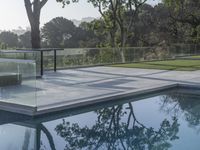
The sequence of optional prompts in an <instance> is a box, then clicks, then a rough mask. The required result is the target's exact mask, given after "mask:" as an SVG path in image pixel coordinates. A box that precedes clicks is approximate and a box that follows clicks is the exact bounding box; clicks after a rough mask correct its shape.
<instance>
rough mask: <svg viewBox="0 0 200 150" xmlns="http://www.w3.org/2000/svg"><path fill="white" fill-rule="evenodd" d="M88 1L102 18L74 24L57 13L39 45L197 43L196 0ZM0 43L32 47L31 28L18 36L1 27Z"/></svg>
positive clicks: (199, 31)
mask: <svg viewBox="0 0 200 150" xmlns="http://www.w3.org/2000/svg"><path fill="white" fill-rule="evenodd" d="M89 2H90V3H92V4H93V5H94V7H98V8H99V11H100V13H101V18H99V19H95V20H93V21H92V22H89V23H87V22H82V23H81V24H80V25H79V26H78V27H77V26H75V25H74V23H73V22H72V21H70V20H68V19H65V18H63V17H56V18H54V19H52V20H50V21H49V22H47V23H46V24H45V25H44V26H43V27H42V28H41V32H40V35H41V46H42V47H65V48H78V47H118V48H120V47H133V46H139V47H142V46H156V45H158V44H160V43H167V44H170V43H188V44H198V43H199V41H200V13H199V10H200V9H199V7H200V2H199V1H195V0H191V1H186V0H182V1H177V2H174V1H170V0H164V1H163V3H159V4H158V5H156V6H151V5H149V4H146V3H145V2H146V1H145V0H143V1H138V3H136V2H137V1H135V3H134V7H135V9H131V7H132V6H133V5H131V6H126V5H127V4H128V3H126V4H124V3H120V4H115V7H114V6H113V4H112V3H109V2H111V1H101V0H98V1H96V0H90V1H89ZM97 2H99V3H97ZM105 2H106V3H105ZM116 2H118V1H116ZM124 2H125V1H124ZM139 2H140V3H139ZM101 6H104V8H102V7H101ZM111 6H113V8H112V7H111ZM122 32H123V33H122ZM0 43H1V44H0V46H1V48H16V47H20V48H25V47H31V32H26V33H24V34H22V35H19V36H18V35H16V34H14V33H12V32H9V31H3V32H1V33H0Z"/></svg>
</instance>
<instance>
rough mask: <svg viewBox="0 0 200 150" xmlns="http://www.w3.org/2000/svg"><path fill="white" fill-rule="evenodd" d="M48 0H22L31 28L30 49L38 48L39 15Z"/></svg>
mask: <svg viewBox="0 0 200 150" xmlns="http://www.w3.org/2000/svg"><path fill="white" fill-rule="evenodd" d="M47 1H48V0H33V1H31V0H24V3H25V8H26V12H27V15H28V19H29V22H30V26H31V44H32V48H40V47H41V45H40V13H41V9H42V7H43V6H44V5H45V4H46V3H47Z"/></svg>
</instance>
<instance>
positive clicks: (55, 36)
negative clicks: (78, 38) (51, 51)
mask: <svg viewBox="0 0 200 150" xmlns="http://www.w3.org/2000/svg"><path fill="white" fill-rule="evenodd" d="M41 31H42V39H43V42H45V43H46V44H47V46H48V47H70V46H68V45H67V44H68V43H67V41H69V40H70V39H71V38H73V37H74V34H75V32H76V26H75V25H74V23H73V22H72V21H70V20H68V19H65V18H63V17H56V18H54V19H52V20H51V21H49V22H48V23H46V24H45V25H44V27H43V28H42V30H41ZM74 42H75V41H74Z"/></svg>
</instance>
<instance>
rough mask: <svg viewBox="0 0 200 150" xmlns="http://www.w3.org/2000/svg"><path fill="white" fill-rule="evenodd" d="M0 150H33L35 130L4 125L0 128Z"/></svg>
mask: <svg viewBox="0 0 200 150" xmlns="http://www.w3.org/2000/svg"><path fill="white" fill-rule="evenodd" d="M0 139H1V140H0V149H1V150H34V149H35V129H32V128H28V127H24V126H19V125H14V124H5V125H1V126H0Z"/></svg>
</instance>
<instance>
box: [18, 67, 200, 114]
mask: <svg viewBox="0 0 200 150" xmlns="http://www.w3.org/2000/svg"><path fill="white" fill-rule="evenodd" d="M177 83H179V84H187V85H197V86H198V85H200V71H192V72H186V71H165V70H152V69H149V70H148V69H132V68H117V67H91V68H79V69H68V70H59V71H57V72H56V73H54V72H45V75H44V76H43V78H42V79H38V80H37V82H36V86H37V93H36V98H37V101H36V103H37V112H35V114H41V113H47V112H51V111H57V110H61V109H66V108H71V107H77V106H80V105H87V104H91V103H95V102H99V101H104V100H108V99H116V98H120V97H123V96H126V95H130V94H131V95H132V94H133V95H134V94H135V93H136V94H137V93H141V92H144V91H146V92H147V91H151V90H158V89H162V88H166V87H168V88H169V87H173V86H175V85H177ZM30 85H31V84H30ZM26 89H27V88H26ZM26 89H23V90H26ZM24 93H25V94H26V92H24ZM22 96H23V97H25V95H22ZM25 101H27V99H23V98H22V99H21V103H22V104H23V103H26V102H25ZM26 105H27V106H30V108H31V107H32V106H33V104H31V103H26ZM21 109H24V108H21ZM26 109H27V108H26ZM22 111H23V110H22Z"/></svg>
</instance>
